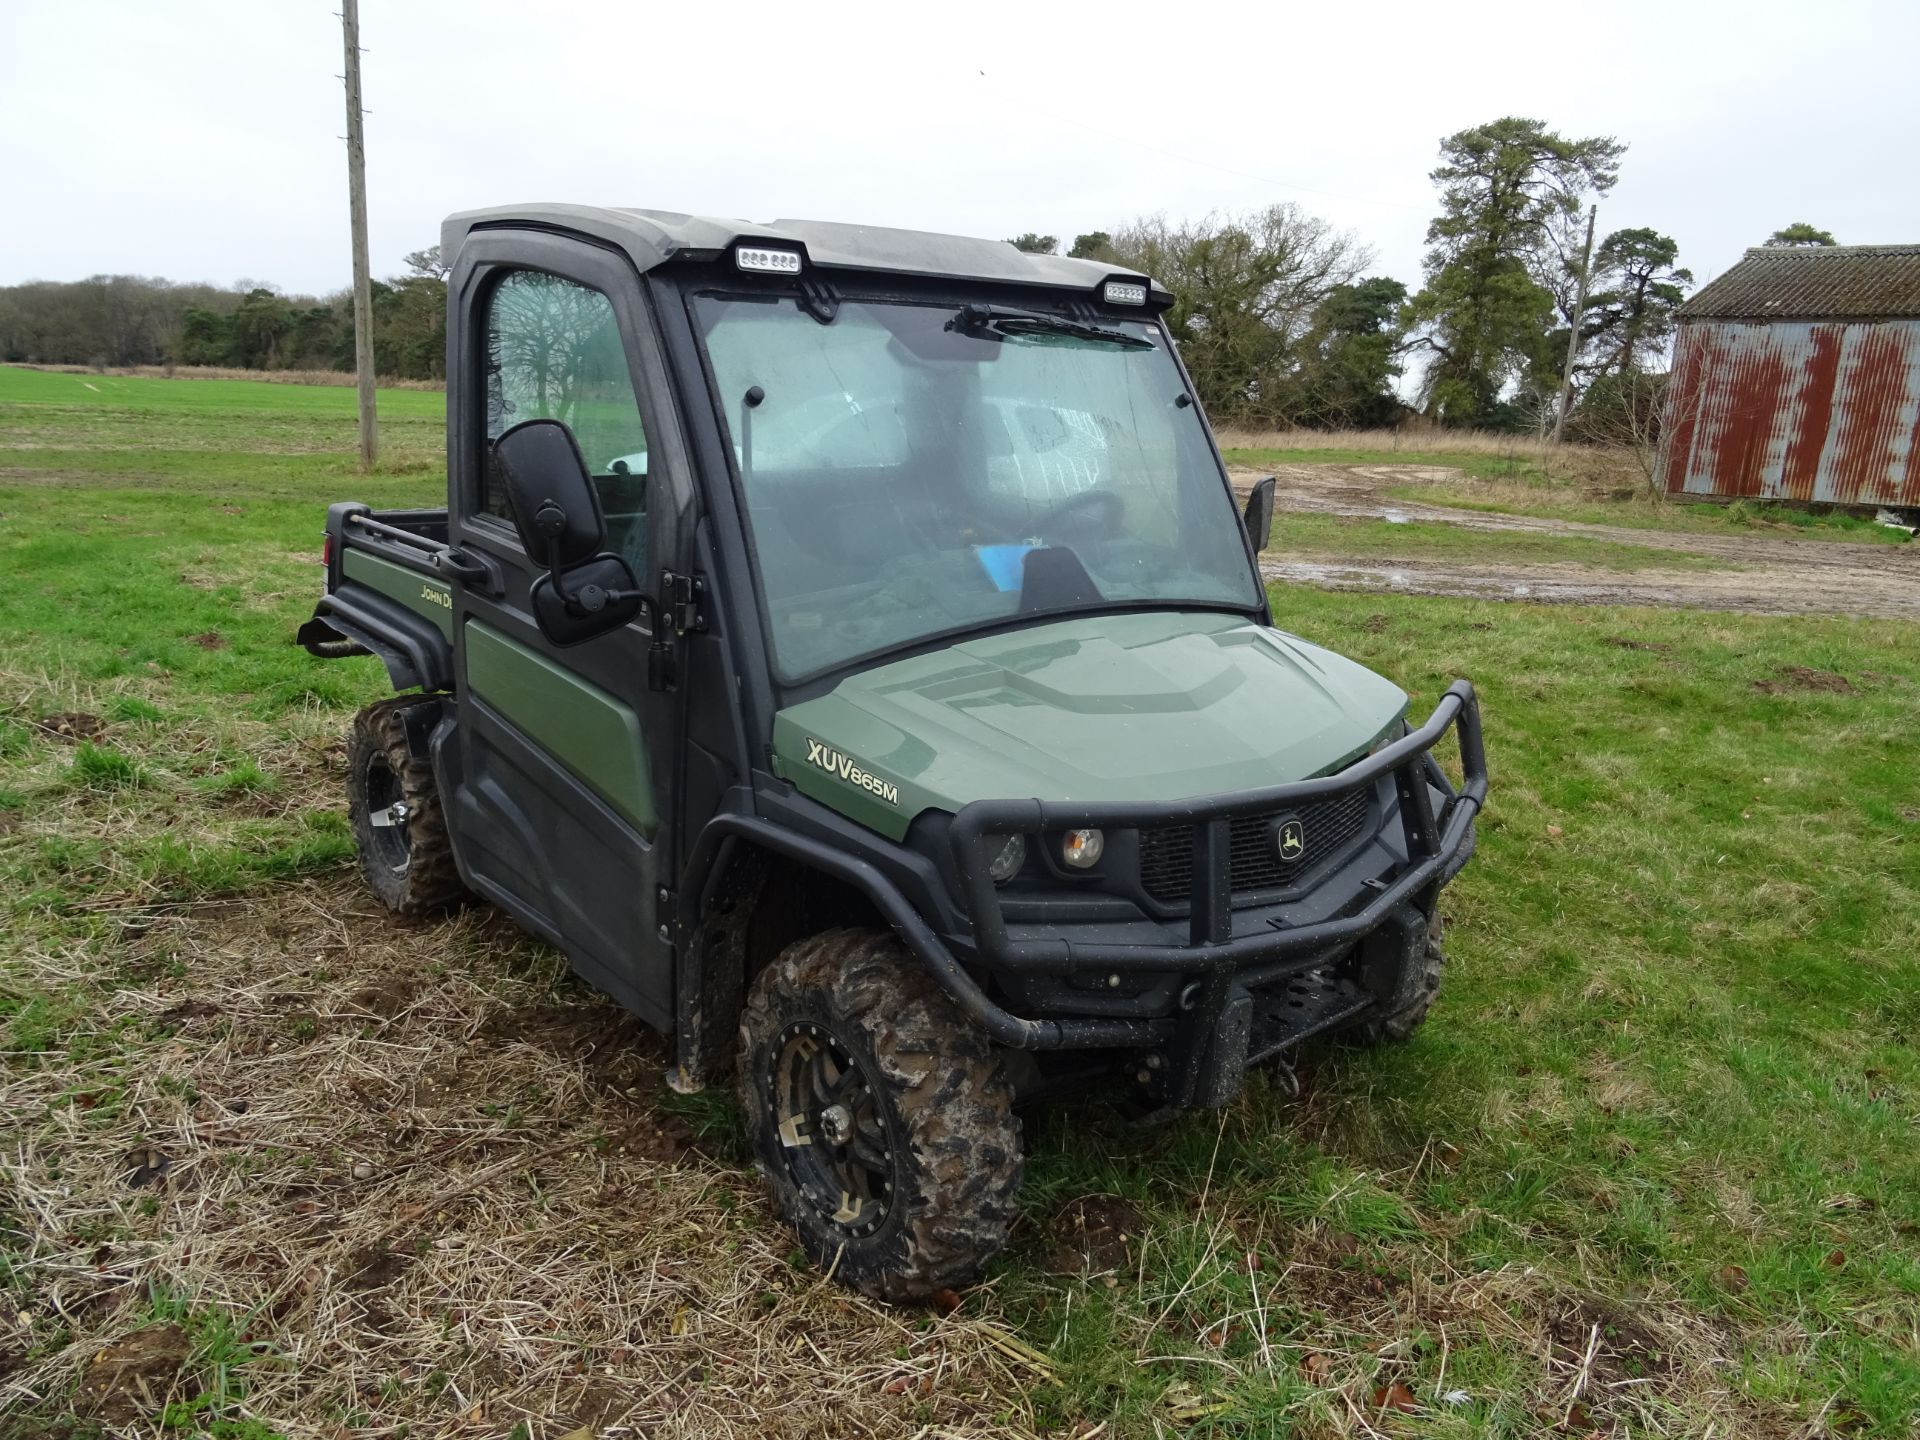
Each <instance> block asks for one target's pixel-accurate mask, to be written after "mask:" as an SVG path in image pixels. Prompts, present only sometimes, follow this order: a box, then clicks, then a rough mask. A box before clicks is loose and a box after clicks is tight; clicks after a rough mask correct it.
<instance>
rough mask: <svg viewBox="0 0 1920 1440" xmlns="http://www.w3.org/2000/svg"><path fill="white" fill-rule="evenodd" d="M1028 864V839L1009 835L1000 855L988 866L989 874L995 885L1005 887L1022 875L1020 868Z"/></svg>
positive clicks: (1022, 836)
mask: <svg viewBox="0 0 1920 1440" xmlns="http://www.w3.org/2000/svg"><path fill="white" fill-rule="evenodd" d="M1026 863H1027V837H1026V836H1024V835H1009V836H1007V843H1006V844H1005V845H1002V846H1001V847H1000V853H999V854H998V855H996V856H994V857H993V861H992V863H991V864H989V865H988V866H987V874H989V875H991V876H992V877H993V883H994V884H996V885H1004V884H1006V883H1007V881H1009V880H1011V879H1012V878H1013V877H1014V876H1016V875H1018V874H1019V873H1020V867H1021V866H1022V865H1024V864H1026Z"/></svg>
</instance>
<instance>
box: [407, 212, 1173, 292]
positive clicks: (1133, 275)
mask: <svg viewBox="0 0 1920 1440" xmlns="http://www.w3.org/2000/svg"><path fill="white" fill-rule="evenodd" d="M516 227H536V228H539V229H544V230H567V231H572V232H573V233H575V234H579V235H584V236H588V237H590V238H592V239H596V240H601V241H605V242H607V243H609V244H613V245H617V246H618V247H619V248H620V249H622V250H624V251H625V252H626V254H627V255H628V257H629V258H630V259H632V261H633V263H634V266H635V268H637V269H639V270H641V271H647V270H651V269H653V268H654V267H655V266H657V265H664V264H666V263H667V262H669V261H672V260H676V259H685V260H712V259H714V258H716V257H718V256H720V255H722V254H724V253H725V252H726V251H727V250H729V249H730V248H731V247H732V246H733V245H734V244H735V243H736V242H741V241H744V242H746V243H747V244H751V245H758V244H765V245H775V246H784V247H787V248H790V249H797V250H800V251H802V252H803V253H804V255H805V257H806V263H807V266H808V268H810V269H823V270H867V271H881V272H890V273H893V274H898V275H921V276H937V277H941V278H961V279H967V280H986V281H995V282H1000V283H1003V284H1009V285H1030V286H1044V287H1047V288H1049V289H1055V290H1080V291H1086V292H1092V291H1094V290H1096V289H1097V288H1098V287H1099V286H1100V284H1101V283H1102V282H1103V281H1106V280H1109V279H1112V278H1113V277H1114V276H1116V275H1117V276H1123V277H1126V278H1130V279H1146V277H1145V276H1142V275H1140V274H1139V272H1137V271H1134V270H1128V269H1126V268H1124V267H1121V266H1115V265H1109V264H1106V263H1104V262H1101V261H1096V260H1073V259H1069V258H1067V257H1066V256H1064V255H1029V254H1027V253H1026V252H1025V251H1022V250H1016V249H1015V248H1014V247H1013V246H1012V245H1010V244H1008V243H1007V242H1006V241H1004V240H978V239H972V238H970V237H967V236H964V235H936V234H930V233H928V232H925V231H920V230H892V229H887V228H885V227H883V226H879V225H842V224H837V223H834V222H832V221H825V220H770V221H767V222H766V223H764V224H761V223H756V222H754V221H751V220H729V219H724V218H720V217H716V216H710V215H682V214H679V213H677V212H675V211H671V210H627V209H618V208H613V207H608V206H598V205H502V206H497V207H495V208H493V209H488V210H463V211H461V212H460V213H459V214H457V215H450V216H448V217H447V220H446V222H445V223H444V224H443V225H442V226H441V228H440V253H441V255H442V256H444V257H445V259H446V262H447V263H448V264H449V265H451V264H452V263H453V261H454V259H455V258H456V257H457V255H458V254H459V250H460V245H461V243H462V242H463V241H464V240H465V239H466V237H467V235H468V234H469V233H470V232H471V231H474V230H478V229H494V228H501V229H511V228H516ZM1148 284H1149V286H1150V288H1151V291H1152V295H1153V301H1154V304H1155V306H1156V307H1158V306H1165V305H1168V304H1171V303H1172V299H1173V297H1172V296H1171V295H1169V294H1167V292H1166V291H1164V290H1162V289H1161V288H1160V287H1159V286H1157V285H1153V284H1152V282H1151V281H1149V282H1148Z"/></svg>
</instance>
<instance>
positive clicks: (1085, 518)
mask: <svg viewBox="0 0 1920 1440" xmlns="http://www.w3.org/2000/svg"><path fill="white" fill-rule="evenodd" d="M1126 511H1127V502H1126V501H1125V500H1124V499H1123V498H1122V497H1121V496H1120V494H1119V493H1118V492H1117V491H1113V490H1108V489H1105V488H1104V487H1100V486H1095V487H1094V488H1093V489H1090V490H1081V491H1078V492H1077V493H1075V494H1072V495H1069V496H1067V498H1066V499H1064V500H1060V501H1056V502H1055V503H1054V504H1052V505H1049V506H1048V507H1047V508H1046V509H1045V510H1042V511H1041V512H1040V513H1039V514H1038V515H1035V516H1034V517H1033V518H1032V519H1031V520H1029V521H1028V522H1027V523H1028V524H1029V525H1030V526H1031V527H1032V528H1033V529H1035V530H1044V529H1046V528H1047V527H1048V526H1050V525H1054V524H1064V525H1065V526H1066V529H1067V531H1068V533H1069V534H1071V533H1073V531H1074V530H1075V529H1078V528H1080V525H1082V524H1084V525H1086V526H1087V527H1088V532H1087V533H1097V534H1100V535H1112V534H1114V533H1115V532H1117V531H1118V530H1119V528H1120V520H1121V517H1122V516H1124V515H1125V514H1126ZM1075 516H1080V517H1082V518H1081V520H1080V521H1079V522H1078V523H1075V522H1074V519H1073V517H1075ZM1094 526H1098V529H1097V530H1094V529H1093V528H1092V527H1094Z"/></svg>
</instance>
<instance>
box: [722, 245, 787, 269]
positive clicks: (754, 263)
mask: <svg viewBox="0 0 1920 1440" xmlns="http://www.w3.org/2000/svg"><path fill="white" fill-rule="evenodd" d="M733 263H734V264H736V265H738V266H739V267H740V268H741V269H742V270H760V271H764V272H766V273H767V274H769V275H798V274H799V273H800V252H799V251H798V250H767V249H763V248H762V247H760V246H758V245H742V246H740V247H739V248H738V249H736V250H735V251H734V252H733Z"/></svg>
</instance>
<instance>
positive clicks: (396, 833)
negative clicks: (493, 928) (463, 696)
mask: <svg viewBox="0 0 1920 1440" xmlns="http://www.w3.org/2000/svg"><path fill="white" fill-rule="evenodd" d="M434 703H437V702H435V701H434V700H432V699H431V698H428V697H420V696H408V697H406V698H404V699H400V700H383V701H381V702H380V703H379V704H378V705H369V706H368V707H367V708H366V709H364V710H362V711H361V712H360V713H359V714H358V715H356V716H354V717H353V730H352V732H351V733H350V735H349V736H348V739H347V821H348V823H349V824H350V825H351V826H352V827H353V841H354V844H355V846H357V847H358V849H359V851H360V872H361V874H363V875H365V876H366V880H367V888H368V889H370V890H372V891H373V893H374V894H375V895H377V896H378V897H379V898H380V901H381V903H382V904H384V905H385V906H386V907H387V908H388V909H389V910H391V911H393V912H394V913H395V914H397V915H408V916H418V915H430V914H433V913H434V912H435V911H438V910H444V909H446V908H447V907H448V906H450V905H457V904H460V903H461V902H463V901H465V900H468V899H471V898H472V897H471V896H470V895H469V894H468V891H467V888H466V886H465V885H463V884H462V883H461V882H460V871H459V868H458V867H457V866H456V865H455V864H454V860H453V842H452V841H451V839H450V838H449V837H448V835H447V822H446V813H445V811H444V810H443V809H442V808H441V805H440V790H439V787H438V786H437V785H436V784H435V783H434V778H433V766H432V765H431V764H430V763H429V762H428V761H426V760H424V759H421V758H417V757H416V756H415V755H414V754H413V752H412V750H411V748H410V747H409V746H408V744H407V730H406V721H405V718H404V713H403V712H405V711H406V710H407V709H408V708H409V707H411V706H414V705H429V704H434Z"/></svg>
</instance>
